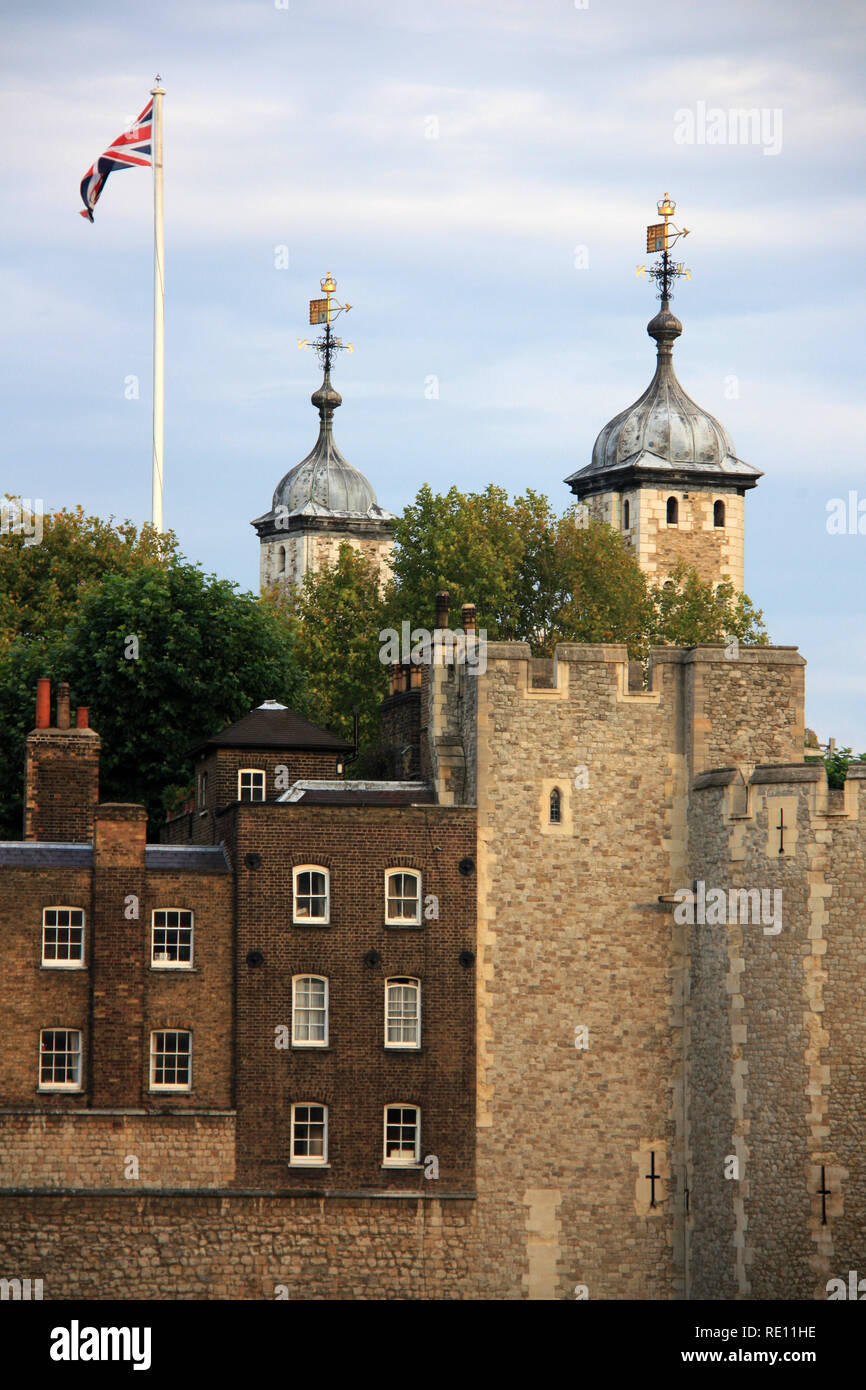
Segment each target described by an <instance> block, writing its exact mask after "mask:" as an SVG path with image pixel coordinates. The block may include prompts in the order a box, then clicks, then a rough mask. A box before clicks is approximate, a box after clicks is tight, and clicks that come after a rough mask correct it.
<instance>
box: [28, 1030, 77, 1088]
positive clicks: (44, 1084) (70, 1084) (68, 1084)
mask: <svg viewBox="0 0 866 1390" xmlns="http://www.w3.org/2000/svg"><path fill="white" fill-rule="evenodd" d="M46 1033H55V1034H56V1033H65V1034H66V1035H67V1037H73V1036H75V1037H77V1038H78V1052H77V1054H76V1053H75V1052H74V1051H71V1049H69V1048H68V1047H67V1048H66V1053H67V1055H69V1054H70V1053H71V1055H72V1056H74V1057H77V1067H76V1071H77V1078H76V1080H75V1081H43V1079H42V1056H43V1052H44V1051H45V1049H44V1048H43V1046H42V1039H43V1038H44V1036H45V1034H46ZM57 1051H58V1049H57V1048H56V1047H54V1048H52V1049H51V1052H52V1053H53V1054H54V1055H56V1054H57ZM83 1064H84V1030H83V1029H82V1028H62V1027H61V1028H56V1027H50V1028H40V1029H39V1068H38V1072H37V1075H38V1084H37V1087H36V1089H37V1090H38V1091H67V1092H69V1093H71V1094H74V1093H80V1092H81V1091H83V1090H84V1087H83V1085H82V1080H81V1078H82V1077H83V1075H84V1065H83ZM52 1070H53V1067H52Z"/></svg>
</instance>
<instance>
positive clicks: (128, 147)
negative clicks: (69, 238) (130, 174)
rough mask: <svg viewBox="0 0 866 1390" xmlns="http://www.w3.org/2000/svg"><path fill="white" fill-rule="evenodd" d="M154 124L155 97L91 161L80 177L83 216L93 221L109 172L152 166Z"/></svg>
mask: <svg viewBox="0 0 866 1390" xmlns="http://www.w3.org/2000/svg"><path fill="white" fill-rule="evenodd" d="M152 124H153V97H151V98H150V101H149V102H148V103H147V105H146V106H145V108H144V110H143V111H142V113H141V115H140V116H139V117H138V118H137V120H135V121H134V122H133V124H132V125H131V126H130V127H129V129H128V130H125V131H124V132H123V134H122V135H118V137H117V139H116V140H113V141H112V142H111V144H110V145H109V147H108V149H107V150H106V151H105V153H104V154H101V155H100V156H99V158H98V159H97V160H94V162H93V164H91V166H90V168H89V169H88V171H87V173H86V174H85V175H84V178H83V179H82V180H81V197H82V199H83V201H84V211H83V212H82V213H81V214H80V215H81V216H82V217H88V218H89V219H90V221H91V222H92V221H93V209H94V208H95V207H96V204H97V203H98V201H99V195H100V194H101V192H102V190H103V188H104V187H105V181H106V179H107V178H108V175H109V174H113V173H114V171H115V169H134V168H135V167H136V166H137V165H141V166H142V167H143V168H145V169H149V168H150V167H151V163H152V160H151V154H150V133H151V126H152Z"/></svg>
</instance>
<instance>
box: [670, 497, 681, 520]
mask: <svg viewBox="0 0 866 1390" xmlns="http://www.w3.org/2000/svg"><path fill="white" fill-rule="evenodd" d="M678 513H679V505H678V503H677V499H676V498H675V497H669V498H668V526H676V524H677V516H678Z"/></svg>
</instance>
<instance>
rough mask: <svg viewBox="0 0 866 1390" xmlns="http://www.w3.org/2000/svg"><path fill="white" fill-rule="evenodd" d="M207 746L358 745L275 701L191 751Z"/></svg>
mask: <svg viewBox="0 0 866 1390" xmlns="http://www.w3.org/2000/svg"><path fill="white" fill-rule="evenodd" d="M206 748H305V749H308V750H311V751H313V752H319V753H322V752H324V753H330V752H333V753H351V752H352V751H353V748H354V745H353V744H351V743H347V742H346V740H345V739H343V738H340V737H339V735H338V734H332V733H331V732H330V730H328V729H321V728H319V726H318V724H312V723H311V722H310V720H309V719H304V718H303V717H302V716H301V715H300V714H295V712H294V710H290V709H286V708H285V706H284V705H276V704H271V705H270V707H267V706H265V705H260V706H259V708H258V709H254V710H253V711H252V712H251V713H250V714H245V715H244V717H243V719H238V720H237V722H236V723H234V724H229V725H228V727H227V728H225V729H220V731H219V733H216V734H212V735H211V737H210V738H206V739H204V740H203V741H202V742H201V743H197V744H195V746H194V747H193V748H190V750H189V752H190V755H192V754H194V753H201V752H203V751H204V749H206Z"/></svg>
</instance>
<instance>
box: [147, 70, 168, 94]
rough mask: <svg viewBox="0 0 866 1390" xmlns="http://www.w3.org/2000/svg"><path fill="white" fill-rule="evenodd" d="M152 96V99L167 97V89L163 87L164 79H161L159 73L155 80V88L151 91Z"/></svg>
mask: <svg viewBox="0 0 866 1390" xmlns="http://www.w3.org/2000/svg"><path fill="white" fill-rule="evenodd" d="M150 95H151V96H152V97H155V96H165V88H164V87H163V85H162V78H161V77H160V75H159V73H157V74H156V77H155V78H154V79H153V86H152V87H151V89H150Z"/></svg>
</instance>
